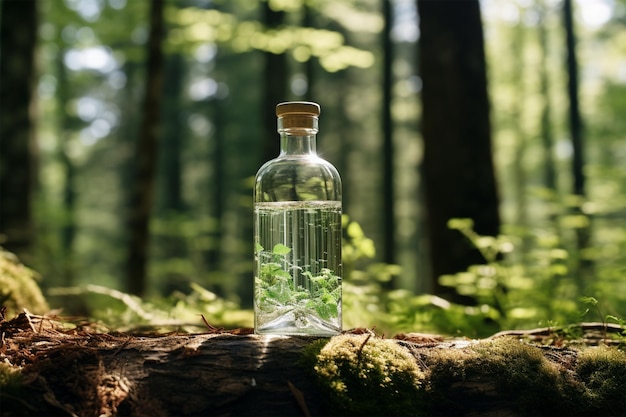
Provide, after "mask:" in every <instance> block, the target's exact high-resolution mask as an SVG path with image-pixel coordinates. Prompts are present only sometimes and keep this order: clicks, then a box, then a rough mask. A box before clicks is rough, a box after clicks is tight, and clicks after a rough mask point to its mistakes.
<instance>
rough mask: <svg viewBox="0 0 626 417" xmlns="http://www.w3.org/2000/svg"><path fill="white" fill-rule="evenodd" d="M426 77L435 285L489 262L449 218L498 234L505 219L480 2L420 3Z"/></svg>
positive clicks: (426, 173) (426, 161)
mask: <svg viewBox="0 0 626 417" xmlns="http://www.w3.org/2000/svg"><path fill="white" fill-rule="evenodd" d="M417 4H418V11H419V20H420V33H421V35H420V36H421V37H420V40H419V68H420V75H421V77H422V79H423V89H422V103H423V119H422V121H423V128H422V132H423V137H424V157H423V163H422V164H423V166H422V169H423V171H422V173H423V177H422V178H423V181H424V193H425V194H424V195H425V202H426V224H427V236H428V240H429V242H430V261H431V271H432V277H431V279H432V280H433V288H434V291H435V293H437V294H443V295H446V294H448V295H449V294H450V291H451V290H450V289H446V288H445V287H442V286H441V285H440V284H439V283H438V282H437V279H438V277H439V276H441V275H444V274H454V273H457V272H461V271H465V270H466V269H467V267H468V266H470V265H473V264H481V263H484V259H483V258H482V256H481V255H480V254H479V253H478V251H477V250H475V248H473V247H472V245H471V244H470V243H469V242H467V240H466V239H465V238H464V237H463V236H461V235H460V234H459V233H458V232H457V231H454V230H450V229H449V228H448V226H447V223H448V221H449V220H450V219H452V218H471V219H473V220H474V226H475V231H476V232H477V233H480V234H483V235H490V236H495V235H497V234H498V232H499V226H500V216H499V212H498V195H497V190H496V182H495V174H494V167H493V161H492V155H491V132H490V121H489V101H488V97H487V79H486V69H485V53H484V47H483V32H482V24H481V17H480V6H479V2H478V0H471V1H470V0H468V1H445V2H444V1H429V0H420V1H418V2H417Z"/></svg>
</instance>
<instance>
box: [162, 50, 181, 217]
mask: <svg viewBox="0 0 626 417" xmlns="http://www.w3.org/2000/svg"><path fill="white" fill-rule="evenodd" d="M184 71H185V61H184V57H183V55H181V54H180V53H174V54H172V55H171V56H170V59H169V61H168V63H167V65H165V85H164V88H163V94H164V99H163V115H164V117H165V119H164V126H163V137H162V138H161V144H162V149H163V151H162V152H160V163H161V179H162V180H163V185H162V187H161V192H162V196H161V202H160V203H161V204H160V207H159V208H160V210H161V212H162V213H163V214H168V213H179V212H181V211H183V210H184V209H185V205H184V202H183V193H182V187H183V169H182V151H183V148H184V143H183V141H184V139H185V134H184V130H185V124H184V122H183V117H184V116H185V115H184V113H181V112H180V108H181V107H182V106H181V94H182V89H183V80H184V77H185V76H184Z"/></svg>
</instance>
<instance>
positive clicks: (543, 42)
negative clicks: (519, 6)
mask: <svg viewBox="0 0 626 417" xmlns="http://www.w3.org/2000/svg"><path fill="white" fill-rule="evenodd" d="M538 13H539V23H538V24H537V28H538V29H539V48H540V49H541V67H540V70H539V71H540V73H539V77H540V78H539V86H540V87H539V88H540V92H541V96H542V98H543V103H542V106H541V144H542V145H543V152H544V162H543V165H544V180H543V182H544V185H545V187H546V188H547V189H548V190H550V191H552V192H553V193H554V194H555V197H556V192H557V179H556V167H555V163H554V151H553V147H554V138H553V134H552V123H551V117H552V103H551V101H550V80H549V76H548V57H549V56H550V51H549V46H548V34H547V30H546V14H547V11H546V5H545V3H544V0H542V1H541V2H540V5H539V10H538Z"/></svg>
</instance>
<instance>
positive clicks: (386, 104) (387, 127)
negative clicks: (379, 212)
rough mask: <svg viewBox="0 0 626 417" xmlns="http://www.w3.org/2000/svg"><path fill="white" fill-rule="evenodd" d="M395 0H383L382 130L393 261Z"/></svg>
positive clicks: (388, 252) (387, 244)
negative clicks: (393, 8)
mask: <svg viewBox="0 0 626 417" xmlns="http://www.w3.org/2000/svg"><path fill="white" fill-rule="evenodd" d="M392 6H393V5H392V4H391V0H383V16H384V19H385V26H384V29H383V35H382V36H383V102H382V112H383V114H382V119H383V121H382V131H383V236H384V253H383V261H385V262H387V263H390V264H393V263H395V262H396V259H395V258H396V256H395V253H396V245H395V241H396V240H395V237H396V216H395V192H394V191H395V190H394V188H395V187H394V162H395V158H394V146H393V138H394V135H393V119H392V117H391V104H392V101H393V68H392V65H393V58H394V49H393V42H392V39H391V28H392V26H393V11H392Z"/></svg>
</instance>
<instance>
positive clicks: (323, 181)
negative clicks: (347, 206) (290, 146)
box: [254, 156, 341, 202]
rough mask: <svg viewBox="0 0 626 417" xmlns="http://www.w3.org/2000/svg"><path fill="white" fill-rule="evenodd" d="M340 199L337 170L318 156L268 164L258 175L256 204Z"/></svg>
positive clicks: (272, 161) (286, 158)
mask: <svg viewBox="0 0 626 417" xmlns="http://www.w3.org/2000/svg"><path fill="white" fill-rule="evenodd" d="M309 200H335V201H339V200H341V177H340V176H339V172H338V171H337V169H336V168H335V167H334V166H333V165H332V164H331V163H330V162H328V161H326V160H324V159H322V158H319V157H310V156H307V157H300V156H299V157H285V156H281V157H279V158H276V159H273V160H270V161H268V162H267V163H265V164H264V165H263V166H262V167H261V168H260V169H259V171H258V172H257V174H256V177H255V185H254V201H255V202H274V201H309Z"/></svg>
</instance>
